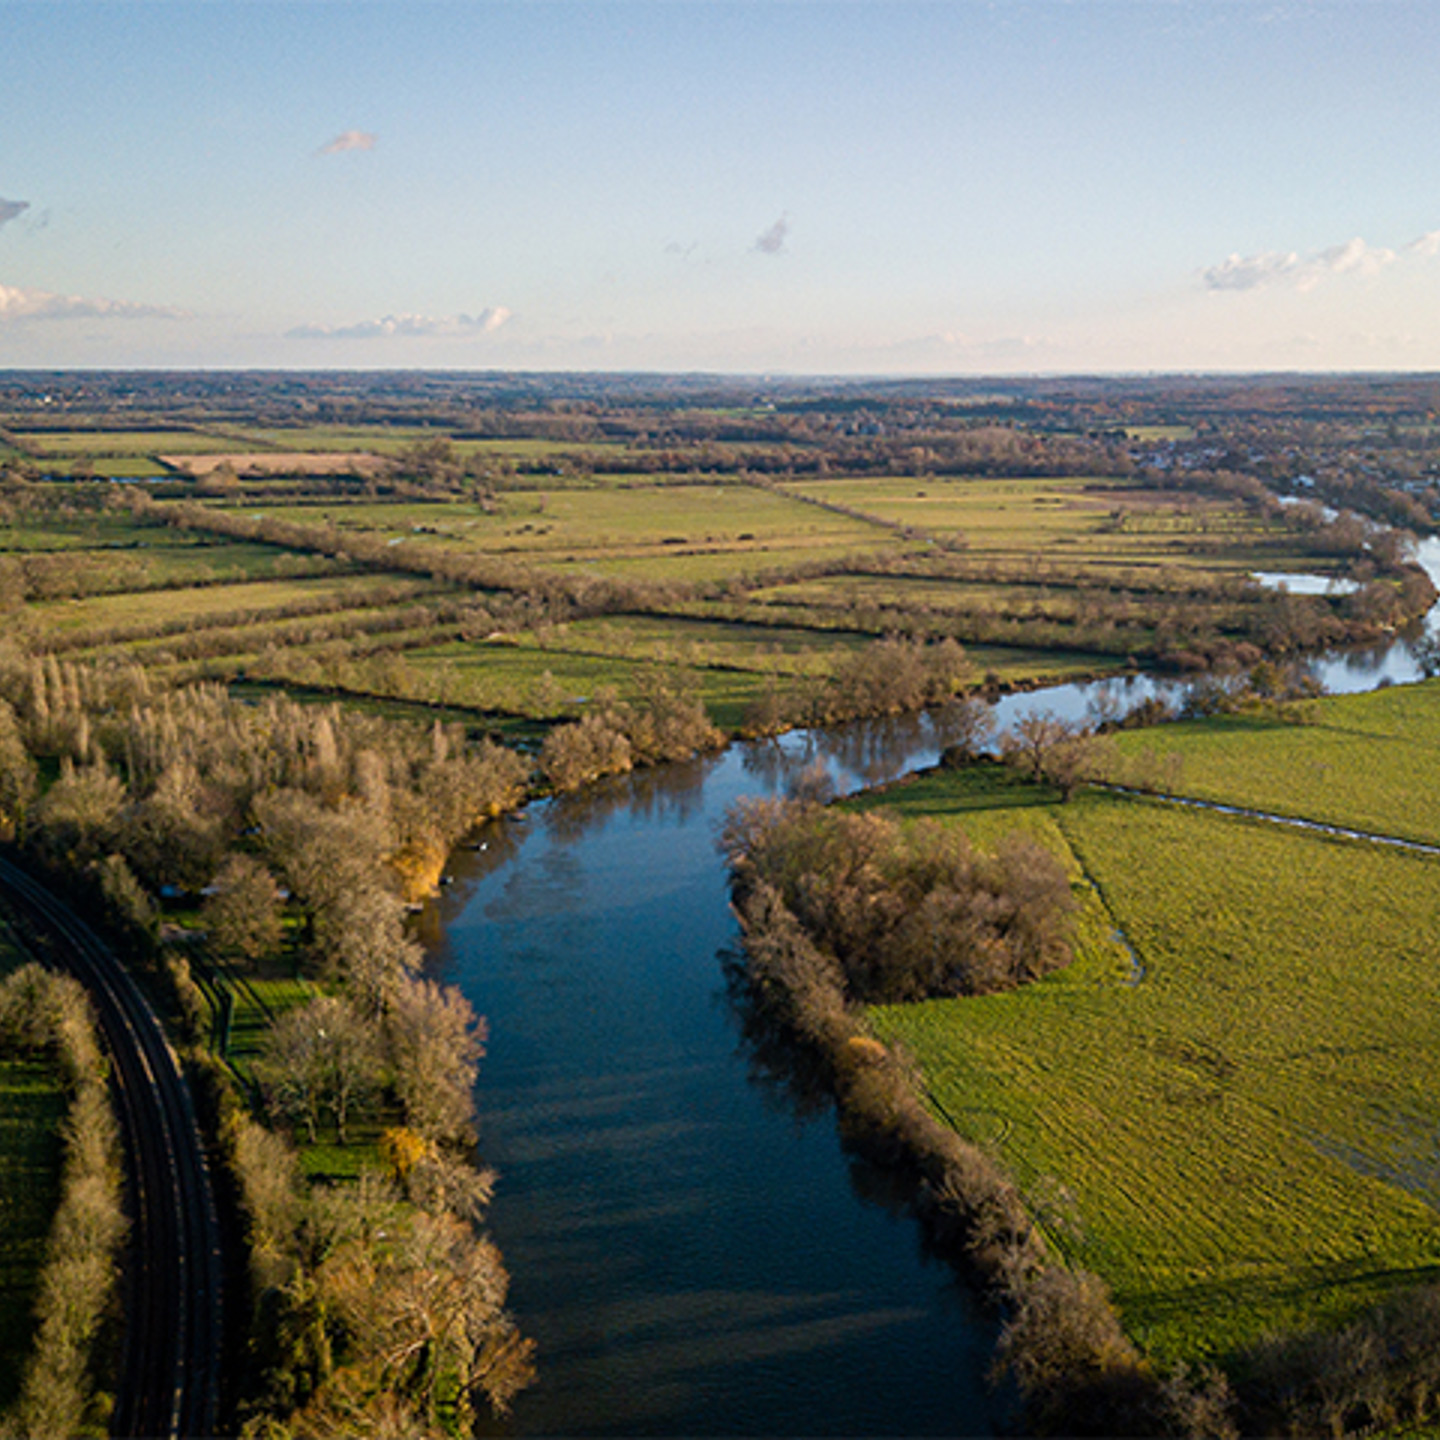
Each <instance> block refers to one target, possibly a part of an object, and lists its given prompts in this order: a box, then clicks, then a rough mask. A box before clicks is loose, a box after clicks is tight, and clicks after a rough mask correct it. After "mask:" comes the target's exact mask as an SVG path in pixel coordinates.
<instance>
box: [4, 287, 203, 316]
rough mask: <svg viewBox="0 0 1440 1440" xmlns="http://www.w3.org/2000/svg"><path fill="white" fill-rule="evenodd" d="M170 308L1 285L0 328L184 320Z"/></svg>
mask: <svg viewBox="0 0 1440 1440" xmlns="http://www.w3.org/2000/svg"><path fill="white" fill-rule="evenodd" d="M186 319H189V315H188V314H187V312H186V311H184V310H177V309H175V308H174V307H173V306H170V305H137V304H135V303H134V302H132V301H129V300H99V299H93V298H90V297H87V296H84V295H54V294H52V293H51V292H50V291H48V290H23V289H19V288H17V287H15V286H9V285H0V325H4V324H7V323H9V322H11V321H17V320H186Z"/></svg>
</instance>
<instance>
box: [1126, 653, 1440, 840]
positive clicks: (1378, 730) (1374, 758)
mask: <svg viewBox="0 0 1440 1440" xmlns="http://www.w3.org/2000/svg"><path fill="white" fill-rule="evenodd" d="M1303 714H1304V718H1305V720H1306V721H1307V722H1308V723H1306V724H1303V725H1287V724H1284V723H1282V722H1280V721H1277V720H1274V719H1267V718H1265V717H1263V716H1255V717H1252V716H1244V715H1239V716H1233V717H1227V718H1224V719H1217V720H1209V721H1204V722H1198V723H1192V724H1185V725H1168V726H1166V727H1165V729H1164V730H1163V731H1151V732H1136V733H1132V734H1128V735H1122V736H1120V737H1119V739H1118V743H1119V745H1120V747H1121V748H1122V749H1124V750H1131V751H1133V750H1138V749H1143V748H1146V747H1147V746H1148V747H1151V748H1157V747H1158V748H1162V749H1164V750H1165V751H1167V752H1170V751H1173V752H1174V753H1176V754H1178V755H1179V756H1180V757H1181V761H1182V769H1181V782H1180V788H1181V789H1182V790H1183V791H1184V792H1185V793H1186V794H1187V795H1194V796H1199V797H1201V798H1203V799H1207V800H1219V801H1223V802H1227V803H1229V804H1232V805H1243V806H1245V807H1246V808H1248V809H1253V810H1268V811H1274V812H1275V813H1277V814H1282V815H1294V816H1298V817H1300V818H1302V819H1308V820H1322V821H1325V822H1326V823H1328V824H1334V825H1342V826H1345V827H1347V828H1350V829H1356V830H1367V831H1372V832H1374V833H1377V834H1383V835H1398V836H1402V837H1404V838H1406V839H1411V840H1424V841H1429V842H1431V843H1433V844H1440V807H1437V804H1436V780H1437V773H1436V772H1437V756H1440V681H1430V682H1428V683H1426V684H1423V685H1405V686H1392V687H1390V688H1388V689H1385V690H1376V691H1374V692H1372V693H1371V694H1369V695H1349V696H1344V697H1343V698H1330V699H1323V700H1315V701H1311V702H1308V703H1307V704H1306V705H1305V706H1304V707H1303Z"/></svg>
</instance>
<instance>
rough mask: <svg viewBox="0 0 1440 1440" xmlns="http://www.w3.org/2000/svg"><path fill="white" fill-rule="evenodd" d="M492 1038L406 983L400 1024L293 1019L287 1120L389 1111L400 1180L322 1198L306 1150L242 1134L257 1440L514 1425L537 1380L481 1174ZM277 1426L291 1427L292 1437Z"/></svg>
mask: <svg viewBox="0 0 1440 1440" xmlns="http://www.w3.org/2000/svg"><path fill="white" fill-rule="evenodd" d="M483 1053H484V1025H483V1022H481V1021H480V1020H479V1019H478V1018H477V1017H476V1016H475V1014H474V1012H473V1011H472V1010H471V1008H470V1006H469V1004H468V1002H467V1001H466V1000H465V999H464V997H463V996H462V995H460V993H459V992H458V991H456V990H455V989H453V988H448V987H443V986H440V985H437V984H435V983H434V982H432V981H427V980H423V979H419V978H417V977H415V976H413V975H402V976H400V977H399V978H398V980H397V981H396V983H395V985H394V987H393V988H392V990H391V992H390V993H389V995H388V997H387V999H386V1002H385V1006H384V1009H383V1011H382V1012H380V1013H378V1014H372V1013H367V1012H366V1011H365V1010H364V1009H362V1008H361V1007H360V1006H359V1005H357V1004H356V1003H355V1002H354V1001H352V1000H351V999H349V998H348V997H347V996H344V995H325V996H321V997H319V998H317V999H316V1000H314V1001H312V1002H311V1003H310V1004H309V1005H306V1006H304V1007H302V1008H300V1009H296V1010H292V1011H290V1012H288V1013H287V1014H286V1015H285V1016H284V1017H283V1018H282V1019H281V1020H280V1021H279V1023H278V1024H277V1025H276V1026H275V1027H274V1029H273V1030H272V1031H271V1033H270V1035H269V1037H268V1039H267V1041H266V1043H265V1046H264V1053H263V1055H262V1058H261V1060H260V1061H259V1063H258V1064H257V1066H256V1073H257V1076H258V1077H259V1079H260V1081H261V1083H262V1085H263V1087H264V1089H265V1092H266V1094H267V1096H268V1098H269V1102H270V1104H271V1106H272V1107H273V1109H274V1111H275V1113H276V1114H277V1116H278V1117H279V1118H280V1120H281V1121H282V1123H285V1124H288V1125H291V1126H293V1127H294V1128H295V1129H297V1130H300V1131H303V1132H304V1133H305V1134H306V1135H307V1136H308V1137H309V1138H310V1139H311V1140H314V1139H315V1138H316V1137H317V1136H318V1135H319V1134H320V1132H321V1128H322V1126H324V1125H326V1124H329V1125H332V1126H333V1128H334V1131H335V1133H336V1135H337V1137H338V1138H339V1139H340V1141H341V1142H342V1143H343V1142H344V1140H345V1138H346V1133H347V1124H348V1123H349V1121H350V1120H351V1119H352V1118H353V1116H354V1114H355V1112H356V1111H357V1110H358V1109H360V1108H362V1107H364V1106H365V1105H366V1104H367V1102H369V1101H371V1100H372V1099H374V1098H376V1097H379V1096H381V1095H382V1094H383V1095H385V1096H387V1097H388V1100H389V1102H390V1108H392V1109H393V1108H394V1107H396V1106H398V1108H399V1111H400V1115H401V1119H402V1121H403V1123H401V1124H399V1125H396V1126H393V1127H392V1128H391V1129H390V1130H388V1131H387V1132H386V1134H385V1137H384V1144H383V1146H382V1149H383V1151H384V1153H385V1154H386V1156H387V1157H388V1160H389V1171H388V1173H382V1172H378V1171H368V1170H367V1171H365V1172H364V1173H363V1174H362V1176H361V1179H360V1180H359V1181H358V1182H357V1183H354V1184H350V1185H341V1186H330V1185H320V1186H315V1187H309V1188H307V1187H306V1186H304V1185H303V1184H302V1183H301V1182H300V1179H299V1169H298V1164H297V1161H296V1156H295V1153H294V1151H293V1150H292V1149H291V1148H290V1146H289V1145H288V1144H287V1143H286V1142H285V1141H284V1140H283V1139H282V1138H281V1137H280V1136H278V1135H276V1134H274V1133H272V1132H269V1131H266V1130H263V1129H261V1128H260V1127H259V1126H258V1125H256V1124H255V1122H254V1121H253V1120H252V1119H250V1118H249V1117H248V1116H246V1115H243V1114H237V1115H235V1116H233V1117H232V1119H231V1122H230V1125H229V1127H228V1138H229V1142H230V1147H231V1153H232V1155H233V1157H234V1167H235V1170H236V1173H237V1176H238V1178H239V1181H240V1186H241V1192H242V1202H243V1207H244V1210H245V1213H246V1218H247V1222H248V1225H249V1230H250V1243H251V1254H252V1287H253V1290H254V1294H255V1303H256V1310H257V1323H256V1325H255V1329H254V1334H255V1336H256V1337H257V1346H258V1353H257V1360H258V1362H259V1370H260V1372H261V1373H260V1380H259V1385H258V1392H259V1393H258V1394H257V1395H256V1396H255V1397H254V1398H253V1399H252V1401H251V1405H250V1408H251V1410H252V1412H253V1413H252V1416H251V1420H250V1422H249V1423H248V1424H247V1427H246V1433H247V1434H253V1435H256V1436H274V1435H277V1434H282V1433H283V1434H286V1435H290V1434H293V1435H304V1436H317V1437H318V1436H336V1437H338V1436H342V1435H348V1434H357V1433H364V1434H371V1433H381V1432H384V1431H385V1427H387V1426H389V1427H392V1429H393V1430H394V1433H403V1434H407V1435H416V1436H432V1435H439V1434H444V1433H453V1431H454V1429H459V1430H460V1431H461V1432H462V1433H463V1432H465V1431H468V1430H469V1429H470V1427H471V1425H472V1424H473V1421H474V1418H475V1415H476V1412H477V1410H478V1409H479V1408H480V1407H482V1406H488V1408H489V1409H491V1410H492V1411H494V1412H495V1413H497V1414H504V1413H505V1412H506V1411H507V1410H508V1409H509V1407H510V1404H511V1402H512V1401H513V1399H514V1397H515V1395H516V1394H518V1393H519V1391H520V1390H522V1389H523V1388H524V1387H525V1386H526V1385H527V1384H529V1383H530V1381H531V1379H532V1378H533V1376H534V1362H533V1345H532V1344H531V1343H530V1342H529V1341H528V1340H526V1339H524V1338H523V1337H522V1336H521V1335H520V1333H519V1332H518V1330H517V1329H516V1327H515V1324H514V1321H513V1320H512V1319H511V1317H510V1315H509V1313H508V1312H507V1311H506V1309H505V1297H506V1291H507V1288H508V1276H507V1275H506V1272H505V1268H504V1265H503V1263H502V1260H501V1257H500V1253H499V1251H498V1250H497V1249H496V1248H495V1246H494V1245H493V1244H492V1243H491V1242H490V1241H489V1240H488V1239H487V1238H486V1236H485V1234H484V1232H483V1230H482V1229H481V1228H480V1222H481V1220H482V1219H483V1216H484V1213H485V1209H486V1206H487V1205H488V1203H489V1200H490V1196H491V1192H492V1189H493V1186H494V1176H493V1175H492V1174H491V1173H490V1172H489V1171H486V1170H483V1169H479V1168H477V1167H476V1166H475V1165H474V1164H473V1163H472V1150H473V1145H474V1139H475V1136H474V1126H473V1121H474V1113H473V1100H472V1090H473V1086H474V1082H475V1076H476V1072H477V1068H478V1063H479V1060H480V1058H481V1056H482V1054H483ZM277 1417H278V1421H279V1427H280V1428H279V1429H277V1428H276V1424H277Z"/></svg>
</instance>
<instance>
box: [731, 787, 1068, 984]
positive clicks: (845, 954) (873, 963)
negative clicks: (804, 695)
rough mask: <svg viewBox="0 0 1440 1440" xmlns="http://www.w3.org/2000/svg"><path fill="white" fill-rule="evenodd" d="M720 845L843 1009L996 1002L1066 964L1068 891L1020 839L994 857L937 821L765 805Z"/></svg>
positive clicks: (737, 819)
mask: <svg viewBox="0 0 1440 1440" xmlns="http://www.w3.org/2000/svg"><path fill="white" fill-rule="evenodd" d="M723 844H724V846H725V851H726V854H727V856H728V858H729V862H730V866H731V870H732V874H733V875H734V877H735V881H736V884H737V887H738V888H739V889H740V890H742V891H743V890H744V889H745V888H747V887H748V886H750V885H752V884H755V885H760V884H763V885H764V886H766V887H768V889H769V890H771V891H773V892H774V893H775V895H776V896H777V897H778V900H779V903H780V904H782V905H783V906H784V907H785V909H786V910H787V911H788V912H789V913H790V914H791V915H793V916H794V917H795V920H796V921H797V923H798V924H799V925H800V926H801V927H802V928H803V930H804V932H805V934H806V935H807V936H808V937H809V939H810V940H811V941H813V942H814V944H815V945H816V947H817V948H818V949H819V951H820V952H821V953H822V954H823V955H825V956H826V957H828V959H829V960H830V962H831V963H832V965H833V966H834V967H835V969H836V973H837V974H838V976H839V979H840V983H841V993H842V995H843V997H844V998H845V999H846V1000H847V1001H854V1002H858V1003H862V1004H885V1003H892V1002H898V1001H908V1000H919V999H924V998H927V997H932V996H954V995H981V994H991V993H994V992H996V991H999V990H1009V989H1013V988H1014V987H1015V986H1016V985H1021V984H1025V983H1026V982H1028V981H1030V980H1036V979H1039V978H1040V977H1041V976H1042V975H1046V974H1049V973H1050V972H1052V971H1054V970H1057V969H1060V968H1061V967H1062V966H1064V965H1067V964H1069V962H1070V960H1071V948H1070V942H1071V932H1072V928H1073V917H1074V913H1075V909H1076V905H1075V900H1074V898H1073V896H1072V895H1071V892H1070V882H1069V880H1068V878H1067V877H1066V874H1065V871H1064V868H1063V867H1062V866H1061V864H1060V862H1059V861H1058V860H1057V859H1056V858H1055V857H1054V855H1053V854H1052V853H1051V852H1050V851H1048V850H1046V849H1045V848H1044V847H1043V846H1041V845H1039V844H1037V843H1036V842H1035V841H1034V840H1031V839H1029V838H1028V837H1026V836H1024V835H1020V834H1015V835H1012V836H1009V837H1007V838H1006V839H1005V840H1004V841H1002V842H1001V844H1000V845H999V846H997V847H996V849H995V850H994V851H993V852H987V851H982V850H978V849H976V848H975V847H974V846H972V845H971V844H970V842H969V840H968V839H967V838H966V837H965V835H964V833H963V832H962V831H960V830H959V829H957V828H956V827H954V826H946V825H941V824H939V823H938V822H935V821H919V822H916V823H915V824H913V825H906V826H902V825H900V824H899V823H898V822H897V821H895V820H893V819H890V818H888V817H886V816H884V815H881V814H878V813H875V812H867V813H852V812H849V811H844V810H837V809H834V808H831V807H829V806H825V805H821V804H818V803H815V802H813V801H805V800H797V799H788V800H781V799H762V800H743V801H741V802H739V803H738V804H737V805H736V806H735V807H734V808H733V809H732V810H731V812H730V815H729V817H728V820H727V824H726V828H725V832H724V837H723Z"/></svg>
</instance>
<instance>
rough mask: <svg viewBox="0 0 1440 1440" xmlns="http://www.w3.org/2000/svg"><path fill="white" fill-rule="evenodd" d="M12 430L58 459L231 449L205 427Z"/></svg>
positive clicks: (199, 452)
mask: <svg viewBox="0 0 1440 1440" xmlns="http://www.w3.org/2000/svg"><path fill="white" fill-rule="evenodd" d="M11 433H12V434H14V435H16V436H17V437H18V438H20V439H22V440H24V441H26V442H27V443H28V444H30V445H32V446H34V447H35V448H36V449H37V450H39V451H40V452H41V453H42V454H44V455H46V456H49V457H51V458H52V459H57V460H58V459H64V460H79V459H84V458H87V457H88V458H93V459H97V460H98V459H99V458H100V457H101V456H109V457H112V458H113V457H119V456H137V455H138V456H145V455H193V454H205V453H206V452H207V451H211V450H225V449H229V448H231V447H230V443H229V442H228V441H227V440H225V439H223V438H222V437H221V436H218V435H215V434H211V433H207V432H206V431H204V430H34V431H30V432H28V433H27V432H26V431H24V430H12V432H11ZM127 473H129V472H127Z"/></svg>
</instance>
